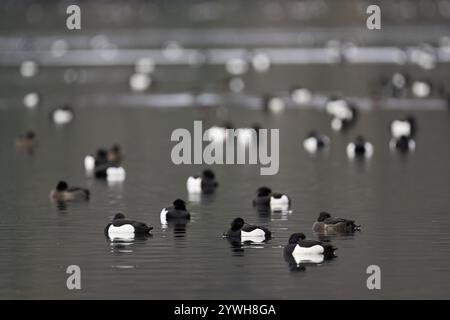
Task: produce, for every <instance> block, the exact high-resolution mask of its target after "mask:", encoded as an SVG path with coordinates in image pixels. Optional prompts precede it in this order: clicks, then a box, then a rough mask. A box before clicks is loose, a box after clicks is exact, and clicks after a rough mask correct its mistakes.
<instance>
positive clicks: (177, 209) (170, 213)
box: [160, 199, 191, 224]
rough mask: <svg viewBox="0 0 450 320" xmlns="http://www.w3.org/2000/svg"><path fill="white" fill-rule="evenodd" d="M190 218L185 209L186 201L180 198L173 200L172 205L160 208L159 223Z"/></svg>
mask: <svg viewBox="0 0 450 320" xmlns="http://www.w3.org/2000/svg"><path fill="white" fill-rule="evenodd" d="M190 218H191V214H190V213H189V211H187V209H186V202H184V201H183V200H181V199H177V200H175V201H174V202H173V205H172V206H170V207H167V208H164V209H162V211H161V214H160V220H161V224H167V222H168V221H170V220H177V219H185V220H189V219H190Z"/></svg>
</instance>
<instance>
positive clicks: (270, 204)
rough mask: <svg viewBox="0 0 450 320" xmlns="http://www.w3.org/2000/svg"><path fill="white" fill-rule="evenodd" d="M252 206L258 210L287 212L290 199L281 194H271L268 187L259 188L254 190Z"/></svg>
mask: <svg viewBox="0 0 450 320" xmlns="http://www.w3.org/2000/svg"><path fill="white" fill-rule="evenodd" d="M253 206H254V207H256V208H257V209H258V210H268V209H270V210H271V211H282V212H283V211H287V210H289V208H290V206H291V199H290V198H289V197H288V196H287V195H286V194H282V193H272V190H271V189H270V188H268V187H260V188H258V190H256V198H255V199H253Z"/></svg>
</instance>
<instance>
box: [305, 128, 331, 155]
mask: <svg viewBox="0 0 450 320" xmlns="http://www.w3.org/2000/svg"><path fill="white" fill-rule="evenodd" d="M329 143H330V138H328V137H327V136H325V135H321V134H318V133H317V132H315V131H311V132H310V133H309V134H308V136H307V137H306V139H305V140H304V141H303V148H304V149H305V150H306V151H307V152H309V153H315V152H317V151H319V150H322V149H324V148H326V147H327V146H328V144H329Z"/></svg>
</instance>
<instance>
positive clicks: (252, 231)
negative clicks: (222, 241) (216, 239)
mask: <svg viewBox="0 0 450 320" xmlns="http://www.w3.org/2000/svg"><path fill="white" fill-rule="evenodd" d="M224 236H225V237H228V238H234V239H240V241H241V242H245V241H251V242H256V243H260V242H264V241H265V240H268V239H270V238H271V236H272V233H271V232H270V231H269V230H268V229H266V228H263V227H259V226H255V225H249V224H247V223H245V221H244V219H242V218H236V219H234V220H233V221H232V222H231V227H230V229H229V230H228V231H227V232H226V233H225V234H224Z"/></svg>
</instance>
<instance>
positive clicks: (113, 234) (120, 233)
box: [108, 224, 134, 239]
mask: <svg viewBox="0 0 450 320" xmlns="http://www.w3.org/2000/svg"><path fill="white" fill-rule="evenodd" d="M108 236H109V237H110V238H111V239H129V238H134V227H133V226H132V225H131V224H124V225H122V226H120V227H115V226H113V225H110V226H109V229H108Z"/></svg>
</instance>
